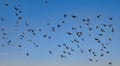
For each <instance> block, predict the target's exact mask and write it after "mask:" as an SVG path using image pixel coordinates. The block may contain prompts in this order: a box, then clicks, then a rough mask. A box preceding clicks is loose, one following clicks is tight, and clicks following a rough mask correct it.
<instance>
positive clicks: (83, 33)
mask: <svg viewBox="0 0 120 66" xmlns="http://www.w3.org/2000/svg"><path fill="white" fill-rule="evenodd" d="M44 3H45V4H47V3H48V1H44ZM4 6H5V7H9V4H5V5H4ZM14 11H15V16H16V17H17V20H16V22H15V24H19V23H21V21H22V20H23V17H22V16H21V13H22V10H21V9H20V8H19V6H14ZM102 17H103V16H102V15H101V14H99V15H97V16H96V17H95V19H98V20H100V19H101V18H102ZM63 18H65V19H67V18H68V19H73V20H74V19H79V17H78V16H76V15H70V14H64V15H63ZM107 20H108V21H110V22H111V21H112V20H113V18H112V17H108V18H107ZM4 21H5V18H4V17H3V16H1V17H0V23H2V22H4ZM92 22H93V21H92V19H90V18H81V21H80V25H78V26H72V27H71V28H70V29H71V30H70V31H66V33H65V35H66V36H70V37H73V39H70V40H69V39H68V42H70V44H71V45H70V46H69V44H67V43H62V44H58V45H56V46H57V47H58V48H60V49H61V50H62V51H61V52H59V53H58V52H55V51H52V50H49V51H48V52H49V54H50V55H51V54H55V53H56V54H58V55H59V56H60V57H61V58H67V57H68V56H70V55H72V53H73V52H74V51H76V50H77V49H78V50H80V53H85V52H88V53H89V54H91V55H92V57H91V58H88V60H89V61H91V62H92V61H94V60H95V61H96V62H99V60H96V59H93V58H94V57H97V56H100V57H103V56H105V55H107V54H110V51H109V50H108V45H109V43H110V42H111V41H112V37H111V36H106V35H105V34H107V33H113V32H114V27H113V24H112V23H111V24H110V22H109V23H104V24H100V25H99V24H97V23H96V25H92V24H91V23H92ZM22 23H23V24H24V25H25V27H26V28H27V30H24V31H23V32H22V33H20V35H19V40H24V38H25V36H26V34H28V33H30V34H31V35H33V36H36V35H37V34H38V33H39V32H42V30H44V29H41V28H38V29H34V28H32V27H30V26H31V25H29V22H26V21H24V22H22ZM73 23H75V22H73ZM64 24H66V21H65V20H62V21H61V23H59V24H57V25H56V26H51V23H47V24H46V26H48V27H50V31H51V32H52V33H55V32H56V31H57V30H56V29H60V28H61V27H62V26H64ZM81 24H84V25H81ZM93 26H94V27H93ZM84 29H85V30H84ZM86 29H87V30H86ZM63 30H64V29H63ZM15 31H18V29H15ZM92 32H98V34H96V35H93V34H92ZM0 35H1V36H0V38H1V41H5V43H3V44H0V46H6V45H8V46H13V45H14V44H13V43H14V40H13V41H12V40H11V39H9V37H8V35H10V34H8V33H7V29H6V28H4V27H0ZM74 36H75V37H74ZM42 37H43V38H47V39H51V38H52V36H50V35H48V34H43V35H42ZM63 37H64V36H63ZM84 37H87V39H93V42H94V41H95V45H99V46H101V48H100V52H98V53H97V52H96V51H94V48H88V49H87V50H84V49H83V47H81V42H84V41H86V39H85V38H84ZM106 37H107V38H106ZM101 38H102V39H103V40H102V39H101ZM104 39H107V40H108V42H104ZM65 40H67V39H65ZM27 42H30V43H32V44H33V45H34V46H35V47H37V48H38V47H39V44H38V43H36V42H34V41H33V40H32V38H31V39H28V40H27ZM15 46H18V47H19V48H21V47H22V44H17V45H15ZM73 46H76V48H77V49H76V48H73ZM98 51H99V50H98ZM99 53H100V54H99ZM26 56H29V53H28V52H27V53H26ZM108 64H110V65H112V62H111V61H109V62H108Z"/></svg>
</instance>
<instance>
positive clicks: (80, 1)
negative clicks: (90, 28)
mask: <svg viewBox="0 0 120 66" xmlns="http://www.w3.org/2000/svg"><path fill="white" fill-rule="evenodd" d="M5 3H9V6H8V7H5V6H4V4H5ZM15 5H16V6H17V5H20V9H21V10H22V13H21V15H22V17H23V20H22V21H21V22H24V21H27V22H28V23H29V24H30V26H31V27H32V28H34V29H37V28H42V29H44V30H43V31H42V32H41V33H40V35H39V36H36V37H32V36H29V35H28V36H27V38H26V39H25V40H27V39H29V38H32V39H33V40H34V41H35V42H36V43H38V44H39V47H38V48H36V47H34V46H33V45H32V46H31V45H29V43H28V42H25V40H23V41H19V39H18V38H17V37H16V35H18V34H19V33H21V32H23V31H25V28H26V27H25V25H24V24H23V23H20V24H19V25H16V24H15V21H16V19H17V18H16V17H15V15H14V13H15V11H14V6H15ZM119 12H120V0H48V4H45V3H44V0H36V1H35V0H0V16H4V18H5V20H4V21H3V22H0V27H5V28H6V29H7V32H8V33H9V34H11V35H10V36H9V37H11V39H12V40H14V39H16V40H15V41H14V43H15V44H22V45H23V46H22V48H18V47H16V46H13V47H11V46H4V47H2V46H0V66H109V64H107V63H106V61H109V60H110V61H112V62H113V65H112V66H120V52H119V51H120V44H119V43H120V41H119V37H120V13H119ZM64 14H74V15H76V16H78V17H79V18H80V19H76V20H73V19H71V18H70V17H68V18H67V19H65V18H64V17H63V15H64ZM98 14H102V15H103V20H101V21H100V22H101V23H104V20H105V19H107V17H113V21H112V24H113V25H114V28H115V32H114V33H112V35H111V36H112V38H113V40H112V42H111V43H110V45H109V49H110V51H111V53H110V55H108V56H105V57H103V58H100V60H101V61H100V62H99V63H96V62H89V61H88V57H89V55H87V54H81V53H80V52H78V51H75V52H74V53H73V54H72V55H71V56H70V57H68V58H67V59H61V58H60V57H59V56H58V55H57V54H56V53H59V52H60V51H61V49H59V48H57V46H56V45H57V44H61V43H64V42H65V43H66V42H67V41H66V40H67V38H70V37H68V36H63V35H64V33H65V32H66V31H69V30H70V29H69V27H70V26H72V25H73V24H72V23H68V24H65V25H64V26H63V27H61V28H60V30H57V31H56V32H55V33H52V32H50V31H49V27H47V26H46V23H50V24H51V25H52V26H55V25H56V24H57V23H60V22H62V21H63V20H65V22H72V21H81V19H82V18H91V19H93V21H99V20H96V15H98ZM106 21H107V20H106ZM94 24H96V23H94ZM68 25H69V26H68ZM67 26H68V27H67ZM66 27H67V28H66ZM14 28H17V29H19V32H15V31H13V30H14ZM64 28H65V29H64ZM63 29H64V30H63ZM38 33H39V32H38ZM44 33H46V34H48V35H52V39H51V40H49V39H44V38H42V35H44ZM62 36H63V37H62ZM54 39H57V40H54ZM65 39H66V40H65ZM0 42H1V43H2V42H4V41H2V40H0ZM27 43H28V44H27ZM86 43H90V44H93V43H94V42H92V41H90V40H89V39H88V42H86ZM89 46H91V45H88V47H89ZM85 47H86V46H85ZM92 47H95V46H94V45H92ZM49 50H53V51H55V52H56V53H55V54H53V55H49V53H48V51H49ZM26 52H29V53H30V55H29V56H28V57H27V56H26V55H25V54H26Z"/></svg>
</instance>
